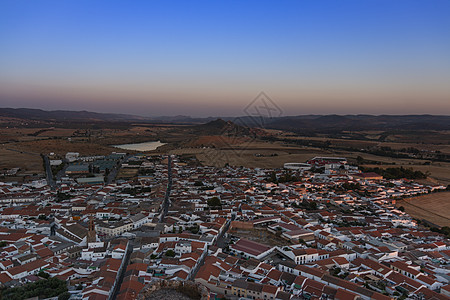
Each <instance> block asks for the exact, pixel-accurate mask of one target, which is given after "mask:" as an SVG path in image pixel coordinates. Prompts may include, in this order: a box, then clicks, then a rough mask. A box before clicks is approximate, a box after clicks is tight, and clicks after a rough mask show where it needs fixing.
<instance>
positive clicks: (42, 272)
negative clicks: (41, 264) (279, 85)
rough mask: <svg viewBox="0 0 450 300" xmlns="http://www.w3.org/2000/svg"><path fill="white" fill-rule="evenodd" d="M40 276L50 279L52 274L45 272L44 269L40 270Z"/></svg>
mask: <svg viewBox="0 0 450 300" xmlns="http://www.w3.org/2000/svg"><path fill="white" fill-rule="evenodd" d="M38 276H39V277H42V278H45V279H49V278H50V274H48V273H45V272H44V271H42V270H40V271H39V273H38Z"/></svg>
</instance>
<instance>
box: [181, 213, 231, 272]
mask: <svg viewBox="0 0 450 300" xmlns="http://www.w3.org/2000/svg"><path fill="white" fill-rule="evenodd" d="M233 220H234V216H233V217H232V218H231V220H228V221H227V224H226V225H225V227H224V229H223V230H222V232H221V233H220V234H219V236H218V237H217V239H216V242H215V243H214V246H217V247H219V248H222V249H223V248H224V247H225V246H226V240H225V234H226V233H227V231H228V229H229V228H230V224H231V221H233ZM206 256H207V255H205V256H204V257H203V258H202V259H201V260H200V262H199V263H198V264H197V266H196V267H195V269H194V271H193V272H192V275H191V276H189V277H188V280H193V279H194V278H195V276H196V275H197V272H198V270H199V269H200V267H201V266H203V264H204V263H205V258H206Z"/></svg>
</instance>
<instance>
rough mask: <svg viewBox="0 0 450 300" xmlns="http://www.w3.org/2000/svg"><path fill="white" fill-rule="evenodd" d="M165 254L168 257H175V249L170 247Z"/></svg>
mask: <svg viewBox="0 0 450 300" xmlns="http://www.w3.org/2000/svg"><path fill="white" fill-rule="evenodd" d="M166 256H168V257H175V251H173V250H172V249H170V250H167V251H166Z"/></svg>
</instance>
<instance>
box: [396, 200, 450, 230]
mask: <svg viewBox="0 0 450 300" xmlns="http://www.w3.org/2000/svg"><path fill="white" fill-rule="evenodd" d="M399 206H403V207H405V211H406V212H407V213H408V214H410V215H411V216H412V217H414V218H417V219H420V220H421V219H425V220H427V221H430V222H432V223H435V224H437V225H439V226H450V192H440V193H435V194H430V195H424V196H419V197H414V198H409V199H404V200H401V201H397V207H399Z"/></svg>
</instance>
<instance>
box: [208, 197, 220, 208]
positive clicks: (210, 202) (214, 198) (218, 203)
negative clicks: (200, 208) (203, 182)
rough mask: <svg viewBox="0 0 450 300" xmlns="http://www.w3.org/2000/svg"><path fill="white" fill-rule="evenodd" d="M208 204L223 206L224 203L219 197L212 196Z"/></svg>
mask: <svg viewBox="0 0 450 300" xmlns="http://www.w3.org/2000/svg"><path fill="white" fill-rule="evenodd" d="M208 206H210V207H222V203H221V202H220V199H219V198H217V197H212V198H211V199H208Z"/></svg>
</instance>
